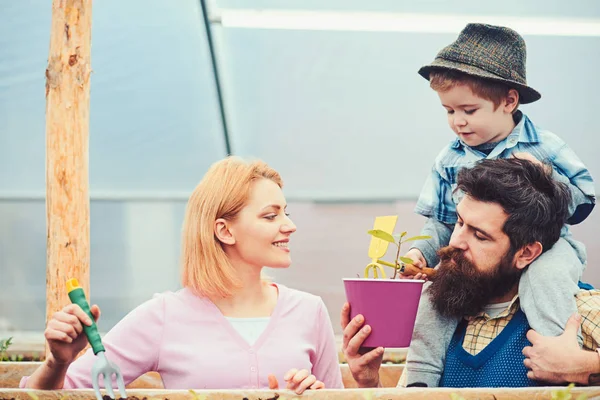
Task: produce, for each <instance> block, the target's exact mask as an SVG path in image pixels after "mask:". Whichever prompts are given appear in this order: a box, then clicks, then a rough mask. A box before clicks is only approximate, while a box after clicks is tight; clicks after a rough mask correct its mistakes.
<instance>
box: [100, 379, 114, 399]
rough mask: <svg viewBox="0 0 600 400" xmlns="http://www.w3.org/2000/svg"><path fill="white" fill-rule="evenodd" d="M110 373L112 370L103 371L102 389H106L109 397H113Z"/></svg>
mask: <svg viewBox="0 0 600 400" xmlns="http://www.w3.org/2000/svg"><path fill="white" fill-rule="evenodd" d="M112 374H113V373H112V372H104V373H102V376H103V377H104V389H106V393H108V395H109V396H110V398H111V399H114V398H115V392H114V391H113V388H112Z"/></svg>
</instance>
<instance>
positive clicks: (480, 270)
mask: <svg viewBox="0 0 600 400" xmlns="http://www.w3.org/2000/svg"><path fill="white" fill-rule="evenodd" d="M457 211H458V214H459V220H458V222H457V223H456V226H455V228H454V233H453V234H452V239H451V240H450V246H447V247H445V248H443V249H441V250H440V251H439V256H440V267H439V270H438V274H437V277H436V279H435V281H434V282H432V284H431V286H430V287H429V291H430V296H431V299H432V302H433V305H434V307H435V308H436V309H437V310H438V312H440V313H441V314H442V315H445V316H449V317H459V318H460V317H464V316H469V315H476V314H477V313H479V312H480V311H481V310H482V309H483V307H484V306H486V305H488V304H489V303H490V302H491V301H493V300H494V299H497V298H500V297H502V296H504V295H506V294H507V293H508V292H510V291H511V289H513V288H514V287H515V285H516V283H517V282H518V279H519V276H520V274H521V271H520V270H519V269H517V268H516V267H515V265H514V252H513V251H512V250H511V249H510V241H509V239H508V236H506V234H504V232H502V227H503V226H504V222H506V219H507V217H508V216H507V215H506V213H505V212H504V210H503V209H502V207H500V206H499V205H498V204H494V203H484V202H480V201H475V200H473V199H472V198H470V197H469V196H465V197H464V198H463V200H462V201H461V202H460V203H459V205H458V207H457Z"/></svg>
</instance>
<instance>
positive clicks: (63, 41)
mask: <svg viewBox="0 0 600 400" xmlns="http://www.w3.org/2000/svg"><path fill="white" fill-rule="evenodd" d="M91 25H92V0H53V2H52V28H51V33H50V54H49V57H48V68H47V69H46V226H47V230H48V231H47V233H48V237H47V266H46V322H47V321H48V319H50V318H51V317H52V314H53V313H54V312H56V311H58V310H60V309H61V308H62V307H64V306H65V305H67V304H68V303H69V298H68V296H67V291H66V286H65V283H66V281H67V279H69V278H77V279H78V280H79V282H80V284H81V286H82V287H83V289H84V291H85V292H86V295H87V296H88V298H89V280H90V279H89V276H90V270H89V267H90V244H89V242H90V238H89V237H90V223H89V220H90V205H89V194H88V133H89V132H88V131H89V108H90V73H91V67H90V50H91ZM46 352H47V351H46Z"/></svg>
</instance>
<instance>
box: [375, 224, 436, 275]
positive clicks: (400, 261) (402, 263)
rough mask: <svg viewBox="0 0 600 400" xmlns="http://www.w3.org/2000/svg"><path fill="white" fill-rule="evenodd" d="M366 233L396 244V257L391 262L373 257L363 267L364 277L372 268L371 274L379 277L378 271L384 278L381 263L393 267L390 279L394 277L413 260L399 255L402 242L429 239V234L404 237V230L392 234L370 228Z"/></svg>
mask: <svg viewBox="0 0 600 400" xmlns="http://www.w3.org/2000/svg"><path fill="white" fill-rule="evenodd" d="M367 233H368V234H369V235H371V236H373V237H376V238H377V239H381V240H383V241H386V242H388V243H393V244H394V245H395V246H396V248H397V250H396V258H395V260H394V262H393V263H391V262H387V261H383V260H380V259H378V258H373V260H372V262H371V263H370V264H369V265H367V267H366V268H365V278H368V277H369V270H371V269H372V270H373V276H374V277H375V278H378V277H379V274H378V271H379V273H381V276H382V278H385V272H384V271H383V268H381V265H385V266H386V267H390V268H394V275H393V276H392V279H395V278H396V275H397V274H398V273H402V272H404V270H405V268H406V265H407V264H410V265H412V264H413V263H414V261H413V260H412V259H411V258H408V257H402V256H400V249H401V248H402V244H403V243H406V242H412V241H415V240H427V239H431V236H413V237H409V238H406V239H404V237H405V236H406V232H402V233H401V234H398V235H392V234H390V233H388V232H386V231H384V230H381V229H371V230H369V231H367ZM380 264H381V265H380Z"/></svg>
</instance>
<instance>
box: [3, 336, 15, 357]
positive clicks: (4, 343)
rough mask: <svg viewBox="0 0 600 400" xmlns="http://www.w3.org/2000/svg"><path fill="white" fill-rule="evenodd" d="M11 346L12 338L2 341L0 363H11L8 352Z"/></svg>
mask: <svg viewBox="0 0 600 400" xmlns="http://www.w3.org/2000/svg"><path fill="white" fill-rule="evenodd" d="M11 344H12V336H11V337H9V338H8V339H2V340H0V361H9V358H8V354H7V351H8V348H9V347H10V345H11Z"/></svg>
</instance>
